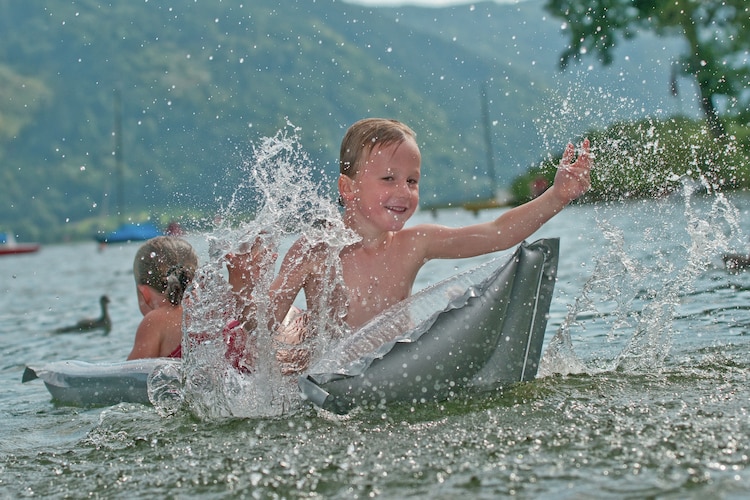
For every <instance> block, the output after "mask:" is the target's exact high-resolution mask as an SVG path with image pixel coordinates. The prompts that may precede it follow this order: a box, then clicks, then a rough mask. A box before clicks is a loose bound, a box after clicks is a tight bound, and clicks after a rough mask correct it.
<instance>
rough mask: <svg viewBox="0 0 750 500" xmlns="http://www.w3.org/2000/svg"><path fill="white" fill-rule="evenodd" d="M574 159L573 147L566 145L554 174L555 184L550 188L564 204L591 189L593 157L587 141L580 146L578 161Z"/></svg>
mask: <svg viewBox="0 0 750 500" xmlns="http://www.w3.org/2000/svg"><path fill="white" fill-rule="evenodd" d="M574 157H575V146H573V144H568V146H567V147H566V148H565V152H564V153H563V156H562V160H560V167H559V168H558V169H557V174H555V183H554V184H553V186H552V188H553V189H554V190H555V192H556V193H557V195H558V196H559V197H560V199H561V200H562V201H563V202H564V203H565V204H567V203H570V202H571V201H573V200H575V199H576V198H578V197H579V196H581V195H582V194H584V193H585V192H586V191H588V190H589V188H590V187H591V166H592V164H593V155H592V154H591V151H590V143H589V140H588V139H584V141H583V144H582V145H581V153H580V154H579V155H578V159H577V160H576V161H575V162H573V158H574Z"/></svg>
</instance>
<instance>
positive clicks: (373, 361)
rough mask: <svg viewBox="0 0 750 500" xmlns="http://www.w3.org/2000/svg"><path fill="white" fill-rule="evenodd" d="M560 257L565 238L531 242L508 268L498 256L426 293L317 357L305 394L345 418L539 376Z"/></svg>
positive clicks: (304, 379) (301, 381) (302, 386)
mask: <svg viewBox="0 0 750 500" xmlns="http://www.w3.org/2000/svg"><path fill="white" fill-rule="evenodd" d="M558 257H559V239H557V238H555V239H545V240H538V241H536V242H534V243H531V244H526V243H524V244H522V245H520V246H519V247H518V249H517V250H516V252H515V253H514V254H513V256H512V257H511V258H510V259H509V260H508V261H507V262H505V264H502V263H501V262H498V259H495V260H493V261H491V262H489V263H487V264H484V265H482V266H480V267H477V268H475V269H472V270H470V271H467V272H464V273H461V274H459V275H456V276H453V277H451V278H449V279H447V280H445V281H442V282H440V283H438V284H435V285H433V286H431V287H428V288H426V289H424V290H421V291H419V292H418V293H416V294H414V295H413V296H412V297H410V298H409V299H407V300H406V301H404V302H402V303H400V304H397V305H396V306H395V307H394V308H392V309H390V310H388V311H386V312H385V313H383V314H381V315H379V316H378V317H377V318H375V319H373V320H372V321H371V322H370V323H368V324H366V325H365V326H363V327H362V328H361V329H359V330H358V331H356V332H355V333H354V334H353V335H352V336H351V337H347V338H346V339H345V340H344V341H342V343H341V344H340V345H338V346H337V347H336V348H335V349H333V350H332V351H330V352H329V353H327V354H326V355H325V357H324V358H323V359H321V360H319V361H317V362H316V363H314V364H313V366H312V367H311V368H310V369H309V370H308V372H307V373H306V374H304V375H303V376H301V377H300V379H299V387H300V389H301V391H302V393H303V396H304V397H306V398H307V399H309V400H310V401H311V402H313V403H314V404H315V405H317V406H319V407H321V408H323V409H326V410H329V411H332V412H335V413H339V414H343V413H347V412H349V411H350V410H351V409H352V408H354V407H356V406H373V405H381V404H387V403H390V402H394V401H402V402H414V403H420V402H424V401H430V400H433V401H434V400H443V399H447V398H449V397H450V396H451V395H452V394H455V393H457V392H458V391H461V389H462V388H467V387H482V386H485V387H497V386H498V385H500V386H502V385H503V384H505V383H514V382H520V381H526V380H531V379H533V378H534V377H535V376H536V372H537V368H538V367H539V360H540V358H541V354H542V344H543V342H544V332H545V328H546V326H547V315H548V313H549V307H550V303H551V300H552V293H553V290H554V286H555V276H556V273H557V262H558Z"/></svg>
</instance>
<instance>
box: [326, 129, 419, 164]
mask: <svg viewBox="0 0 750 500" xmlns="http://www.w3.org/2000/svg"><path fill="white" fill-rule="evenodd" d="M416 137H417V134H415V133H414V131H413V130H412V129H410V128H409V127H407V126H406V125H405V124H403V123H401V122H400V121H398V120H390V119H387V118H365V119H364V120H360V121H358V122H357V123H355V124H354V125H352V126H351V127H349V130H347V131H346V135H344V139H343V140H342V141H341V152H340V154H339V172H340V173H341V174H342V175H346V176H347V177H351V178H354V177H355V176H356V175H357V172H359V167H360V165H361V162H362V160H363V159H365V158H367V156H368V155H369V154H370V151H372V148H374V147H375V146H376V145H379V146H381V147H382V146H389V145H391V144H401V143H402V142H404V141H405V140H407V139H413V140H415V141H416Z"/></svg>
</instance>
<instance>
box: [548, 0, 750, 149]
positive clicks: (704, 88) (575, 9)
mask: <svg viewBox="0 0 750 500" xmlns="http://www.w3.org/2000/svg"><path fill="white" fill-rule="evenodd" d="M546 6H547V9H548V11H549V12H550V13H551V14H552V15H554V16H556V17H558V18H561V19H563V20H565V23H566V29H567V32H568V36H569V43H570V45H569V46H568V48H567V49H565V50H563V51H562V57H561V65H562V66H563V67H565V66H566V65H567V64H568V63H569V62H570V61H571V60H581V59H583V58H584V57H586V56H590V57H596V58H598V59H599V61H600V62H601V63H602V64H604V65H607V64H610V63H611V62H612V60H613V57H612V56H613V50H614V48H615V47H616V46H617V45H618V44H620V43H621V41H622V39H631V38H633V37H635V36H636V34H638V33H639V32H640V31H644V30H645V31H649V30H652V31H655V32H656V33H658V34H669V35H674V36H679V37H681V38H683V40H684V41H685V42H686V43H685V46H684V47H685V48H684V52H683V54H682V56H681V57H680V59H679V60H678V61H673V65H672V66H671V69H672V71H675V72H676V73H680V74H685V75H689V76H691V77H692V78H694V80H695V82H696V83H697V85H698V88H699V90H700V100H701V106H702V108H703V111H704V113H705V116H706V119H707V121H708V124H709V128H710V129H711V132H712V133H713V135H714V136H716V137H719V136H721V135H723V134H724V132H725V130H724V126H723V124H722V123H721V122H720V121H719V116H718V115H719V110H718V109H717V108H719V103H718V102H717V101H718V99H719V98H721V97H723V98H725V99H727V100H728V102H727V105H726V106H724V108H725V109H723V111H724V113H725V114H729V115H735V116H736V115H737V114H740V113H741V112H743V110H746V109H747V107H748V104H750V101H749V100H748V99H749V96H748V93H747V82H748V79H749V78H750V66H748V64H747V53H748V50H750V5H748V3H747V0H702V1H700V2H698V1H695V0H637V1H633V0H547V4H546Z"/></svg>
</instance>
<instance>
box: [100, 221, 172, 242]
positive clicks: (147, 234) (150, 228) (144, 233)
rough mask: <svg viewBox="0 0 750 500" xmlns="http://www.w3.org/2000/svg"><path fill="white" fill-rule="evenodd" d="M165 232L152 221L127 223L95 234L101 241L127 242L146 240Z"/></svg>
mask: <svg viewBox="0 0 750 500" xmlns="http://www.w3.org/2000/svg"><path fill="white" fill-rule="evenodd" d="M162 234H163V233H162V232H161V230H160V229H159V228H158V227H156V225H154V224H153V223H151V222H140V223H126V224H122V225H121V226H120V227H119V228H117V229H115V230H114V231H112V232H109V233H104V234H97V235H96V236H94V238H95V239H96V241H98V242H99V243H103V244H106V243H125V242H128V241H145V240H150V239H151V238H154V237H156V236H161V235H162Z"/></svg>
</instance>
